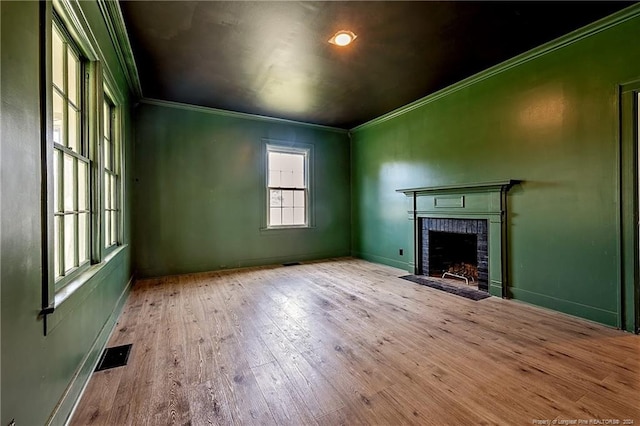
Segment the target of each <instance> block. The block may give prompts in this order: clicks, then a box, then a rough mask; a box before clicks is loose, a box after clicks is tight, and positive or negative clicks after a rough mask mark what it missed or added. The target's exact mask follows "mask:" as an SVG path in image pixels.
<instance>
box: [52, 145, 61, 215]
mask: <svg viewBox="0 0 640 426" xmlns="http://www.w3.org/2000/svg"><path fill="white" fill-rule="evenodd" d="M58 167H60V151H58V150H57V149H54V150H53V211H54V212H58V211H60V190H59V188H58V185H60V177H59V176H58V172H59V169H58Z"/></svg>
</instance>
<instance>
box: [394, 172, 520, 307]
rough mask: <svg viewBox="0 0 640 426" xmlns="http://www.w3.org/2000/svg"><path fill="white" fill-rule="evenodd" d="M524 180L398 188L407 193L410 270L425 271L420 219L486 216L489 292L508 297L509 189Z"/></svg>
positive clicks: (399, 190)
mask: <svg viewBox="0 0 640 426" xmlns="http://www.w3.org/2000/svg"><path fill="white" fill-rule="evenodd" d="M520 182H521V181H519V180H515V179H508V180H502V181H492V182H477V183H469V184H456V185H443V186H431V187H418V188H406V189H398V190H396V192H402V193H404V194H405V195H406V196H407V213H408V219H409V221H410V222H411V226H410V227H409V235H408V236H407V239H408V246H407V247H410V248H411V251H412V253H407V254H408V255H409V259H411V260H410V262H409V265H408V270H409V272H410V273H411V274H419V273H420V271H421V267H420V266H421V265H420V262H421V259H420V247H419V244H420V234H421V232H422V229H421V226H420V222H421V220H420V219H422V218H434V219H438V218H442V219H484V220H486V221H487V226H488V230H487V236H488V252H489V256H488V257H489V259H488V264H489V274H488V275H489V279H488V286H489V293H490V294H491V295H493V296H499V297H505V298H506V297H507V296H508V293H507V289H508V283H507V280H508V273H507V266H508V258H507V256H508V250H507V231H508V226H507V225H508V214H507V192H508V191H509V189H511V187H512V186H514V185H516V184H518V183H520Z"/></svg>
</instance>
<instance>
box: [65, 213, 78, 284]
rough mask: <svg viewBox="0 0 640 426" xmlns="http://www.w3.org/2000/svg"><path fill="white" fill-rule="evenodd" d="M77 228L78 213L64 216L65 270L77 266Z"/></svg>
mask: <svg viewBox="0 0 640 426" xmlns="http://www.w3.org/2000/svg"><path fill="white" fill-rule="evenodd" d="M75 228H76V215H74V214H68V215H65V216H64V270H65V272H67V271H69V270H70V269H73V268H74V267H75V266H76V262H75V249H76V247H75V244H76V242H75Z"/></svg>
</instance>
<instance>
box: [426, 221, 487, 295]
mask: <svg viewBox="0 0 640 426" xmlns="http://www.w3.org/2000/svg"><path fill="white" fill-rule="evenodd" d="M477 253H478V236H477V235H476V234H459V233H455V232H440V231H429V275H431V276H438V277H441V276H442V274H444V273H445V272H449V273H453V274H455V275H458V276H464V277H466V278H468V279H469V281H470V282H475V283H477V281H478V254H477ZM476 285H477V284H476Z"/></svg>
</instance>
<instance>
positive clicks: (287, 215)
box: [282, 207, 293, 225]
mask: <svg viewBox="0 0 640 426" xmlns="http://www.w3.org/2000/svg"><path fill="white" fill-rule="evenodd" d="M282 224H283V225H293V208H292V207H283V208H282Z"/></svg>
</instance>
